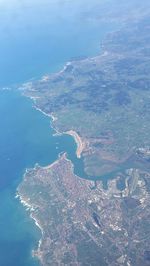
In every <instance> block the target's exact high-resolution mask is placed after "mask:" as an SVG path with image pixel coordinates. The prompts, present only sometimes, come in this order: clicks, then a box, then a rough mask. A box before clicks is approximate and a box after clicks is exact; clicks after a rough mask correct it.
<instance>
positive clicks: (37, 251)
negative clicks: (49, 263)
mask: <svg viewBox="0 0 150 266" xmlns="http://www.w3.org/2000/svg"><path fill="white" fill-rule="evenodd" d="M60 160H66V161H68V162H70V164H71V171H72V173H73V171H74V166H73V163H72V161H71V160H70V159H68V158H67V153H66V152H64V153H63V154H61V153H60V154H59V155H58V159H57V160H56V161H54V162H53V163H51V164H50V165H47V166H39V165H38V166H39V167H40V168H42V169H45V170H50V169H51V168H52V167H54V166H55V165H57V164H59V161H60ZM36 167H37V164H35V167H34V168H33V169H34V170H36ZM27 174H28V168H27V169H26V171H25V173H24V175H23V180H22V182H23V181H24V179H25V178H26V175H27ZM15 198H16V199H18V200H19V201H20V203H21V204H22V205H23V206H24V207H25V211H27V212H28V213H29V216H30V218H31V219H32V220H33V221H34V223H35V225H36V226H37V227H38V228H39V230H40V232H41V237H40V239H39V241H38V246H37V248H36V249H33V250H32V256H33V257H37V258H38V259H39V261H40V262H42V256H41V245H42V239H43V236H44V229H43V227H42V225H41V223H40V221H39V220H38V219H37V217H36V215H35V214H34V212H35V211H36V208H37V207H38V206H36V205H34V204H32V203H30V198H29V197H27V198H26V197H24V196H23V195H22V194H21V192H20V190H19V187H18V188H17V192H16V196H15Z"/></svg>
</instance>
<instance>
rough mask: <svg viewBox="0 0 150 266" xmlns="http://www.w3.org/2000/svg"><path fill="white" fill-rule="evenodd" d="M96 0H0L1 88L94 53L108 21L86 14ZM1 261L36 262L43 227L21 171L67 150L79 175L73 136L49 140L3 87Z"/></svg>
mask: <svg viewBox="0 0 150 266" xmlns="http://www.w3.org/2000/svg"><path fill="white" fill-rule="evenodd" d="M96 4H97V1H96V0H95V1H92V3H91V1H85V0H82V1H79V0H77V1H69V0H68V1H63V0H59V1H58V0H56V1H48V0H44V1H42V2H41V1H35V0H33V1H28V0H26V1H25V0H22V1H18V0H12V1H9V0H5V1H3V0H2V1H1V2H0V58H1V60H0V87H1V88H2V87H8V86H9V87H12V86H13V85H15V86H16V85H17V84H19V83H23V82H25V81H28V80H30V79H32V78H39V77H40V76H42V75H44V74H46V73H49V72H54V71H58V70H60V69H61V68H62V66H63V64H64V63H66V62H67V61H69V60H70V58H72V57H78V56H95V55H96V54H98V53H99V52H100V42H101V40H102V39H103V38H104V36H105V35H106V33H107V32H109V31H111V30H112V29H113V26H112V25H108V24H104V23H102V24H101V26H100V24H99V22H98V21H97V20H95V19H92V16H91V19H89V15H87V14H89V12H94V11H91V10H94V7H95V5H96ZM0 123H1V126H0V265H2V266H35V265H36V266H37V265H38V261H36V260H35V259H33V258H32V249H34V248H36V246H37V245H38V240H39V238H40V232H39V230H38V228H37V227H36V226H35V225H34V222H33V221H32V220H31V219H30V217H29V213H28V212H26V211H25V209H24V207H23V206H22V205H21V204H20V202H19V200H18V199H16V198H15V195H16V188H17V186H18V184H19V183H20V182H21V180H22V178H23V174H24V172H25V169H26V168H28V167H34V165H35V163H39V164H40V165H41V166H45V165H48V164H50V163H52V162H53V161H54V160H56V159H57V157H58V154H59V153H60V152H63V151H66V152H67V153H68V156H69V158H70V159H71V160H72V161H73V163H74V165H75V171H76V173H77V174H79V175H81V176H83V175H84V173H83V167H82V166H83V165H82V160H78V159H77V158H76V155H75V151H76V144H75V142H74V140H73V138H72V137H69V136H67V135H66V136H60V137H58V136H57V137H54V136H53V133H54V130H53V129H52V128H51V127H50V119H49V118H48V117H45V116H44V115H43V114H42V113H40V112H39V111H37V110H35V109H34V108H33V103H32V101H31V100H29V99H26V98H24V97H23V96H21V95H20V93H19V92H17V91H14V90H1V91H0Z"/></svg>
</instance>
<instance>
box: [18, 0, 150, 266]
mask: <svg viewBox="0 0 150 266" xmlns="http://www.w3.org/2000/svg"><path fill="white" fill-rule="evenodd" d="M145 2H146V1H145ZM137 10H138V9H137ZM137 10H135V11H134V16H132V15H133V12H131V13H129V14H128V23H126V20H125V19H124V18H123V24H122V25H123V28H122V29H121V30H118V31H116V32H114V33H112V34H109V35H108V36H107V38H106V39H105V41H104V42H103V44H102V52H101V54H100V55H99V56H96V57H94V58H84V59H81V60H73V61H71V62H69V63H68V64H67V65H66V66H65V68H64V69H63V71H61V72H59V73H55V74H52V75H48V76H46V78H44V79H43V78H42V79H41V80H38V81H34V82H29V83H26V84H25V85H24V86H23V87H22V88H21V89H22V91H23V94H24V95H26V96H28V97H32V99H34V103H35V106H36V107H37V108H39V109H40V110H41V111H43V112H44V113H45V114H47V115H50V116H51V115H52V116H53V118H55V119H53V122H52V125H53V127H54V128H55V129H56V131H57V132H60V133H63V132H64V133H65V134H66V133H69V134H71V135H73V136H74V138H75V140H76V142H77V156H78V157H80V156H82V158H83V160H84V170H85V172H86V174H87V175H88V176H89V178H90V177H92V178H93V177H101V176H102V177H104V176H109V175H110V176H111V177H114V178H115V179H114V180H111V181H110V180H109V181H108V189H104V188H103V186H102V184H101V182H100V181H95V182H94V181H89V180H83V179H81V178H80V177H78V176H76V175H75V174H74V172H73V165H72V163H71V162H70V161H68V160H67V155H66V154H64V155H62V156H61V157H60V158H59V159H58V161H56V162H54V164H52V165H50V166H48V167H46V168H42V167H40V166H38V165H36V167H35V168H34V169H28V170H27V173H26V174H25V176H24V179H23V182H22V183H21V184H20V186H19V188H18V192H19V195H20V197H21V199H22V200H23V202H25V203H26V204H27V206H30V212H31V214H32V217H34V219H35V220H36V221H37V222H38V224H39V225H40V227H41V229H42V233H43V234H42V241H41V242H40V246H39V249H38V251H37V252H35V254H36V255H38V256H39V258H40V260H41V262H42V265H44V266H48V265H100V266H103V265H104V266H105V265H111V266H119V265H123V266H141V265H142V266H148V265H150V248H149V246H150V230H149V228H150V206H149V202H150V194H149V191H150V138H149V132H150V120H149V117H150V75H149V73H150V63H149V62H150V12H149V9H147V10H146V11H145V12H144V11H143V9H141V12H138V11H137ZM143 14H144V15H143ZM126 18H127V17H126ZM101 19H102V18H101ZM114 20H115V19H114ZM92 178H91V179H92ZM123 184H124V185H123Z"/></svg>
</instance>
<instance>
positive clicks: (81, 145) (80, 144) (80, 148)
mask: <svg viewBox="0 0 150 266" xmlns="http://www.w3.org/2000/svg"><path fill="white" fill-rule="evenodd" d="M64 133H65V134H68V135H70V136H72V137H73V138H74V139H75V142H76V144H77V150H76V155H77V158H81V154H82V152H83V150H84V148H85V143H84V142H83V141H82V140H81V137H80V136H79V135H78V133H77V132H75V131H74V130H69V131H66V132H64Z"/></svg>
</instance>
